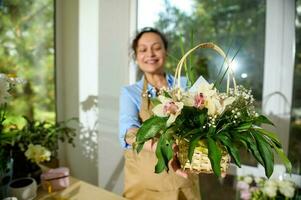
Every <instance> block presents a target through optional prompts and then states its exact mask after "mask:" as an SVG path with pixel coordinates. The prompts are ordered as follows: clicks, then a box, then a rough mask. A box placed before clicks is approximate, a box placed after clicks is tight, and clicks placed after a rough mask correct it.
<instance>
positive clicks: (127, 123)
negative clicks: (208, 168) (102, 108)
mask: <svg viewBox="0 0 301 200" xmlns="http://www.w3.org/2000/svg"><path fill="white" fill-rule="evenodd" d="M132 47H133V51H134V55H135V58H136V61H137V64H138V65H139V68H140V70H141V71H142V72H143V78H142V79H141V80H140V81H138V82H137V83H135V84H133V85H130V86H126V87H123V88H122V91H121V96H120V114H119V126H120V127H119V129H120V131H119V137H120V143H121V145H122V147H123V148H124V156H125V167H124V171H125V186H124V193H123V194H124V196H125V197H126V198H128V199H132V200H138V199H166V200H178V199H179V198H184V199H192V200H199V199H200V193H199V189H198V177H197V176H196V175H192V174H190V175H188V174H186V173H185V172H183V171H181V170H180V166H179V165H178V160H177V157H176V156H175V157H174V159H173V160H172V161H171V162H170V165H171V170H170V171H169V172H168V173H167V172H164V173H161V174H156V173H155V172H154V168H155V165H156V163H157V159H156V155H155V150H156V146H157V141H156V140H149V141H148V142H146V143H145V145H144V147H143V150H142V151H141V152H140V153H139V154H136V153H135V151H133V150H132V149H131V148H132V147H133V148H135V143H134V141H135V138H136V133H137V131H138V129H139V127H140V126H141V123H142V122H144V121H146V120H147V119H149V118H150V116H151V115H152V109H153V104H152V102H151V99H153V98H154V97H156V96H157V93H158V91H159V90H160V89H162V88H163V87H165V88H166V87H171V86H172V85H173V83H174V77H172V76H171V75H169V74H166V73H165V70H164V64H165V58H166V52H167V41H166V39H165V36H164V35H163V34H162V33H161V32H160V31H158V30H157V29H153V28H145V29H142V31H141V32H139V33H138V34H137V35H136V37H135V39H134V41H133V45H132ZM169 110H170V111H171V112H172V108H170V109H169Z"/></svg>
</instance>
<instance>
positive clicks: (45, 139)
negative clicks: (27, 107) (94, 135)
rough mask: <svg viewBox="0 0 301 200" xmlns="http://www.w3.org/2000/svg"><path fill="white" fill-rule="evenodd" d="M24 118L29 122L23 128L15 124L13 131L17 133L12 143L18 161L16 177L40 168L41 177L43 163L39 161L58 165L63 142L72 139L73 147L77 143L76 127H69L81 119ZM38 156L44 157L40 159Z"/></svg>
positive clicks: (14, 155)
mask: <svg viewBox="0 0 301 200" xmlns="http://www.w3.org/2000/svg"><path fill="white" fill-rule="evenodd" d="M24 119H25V121H26V123H25V125H24V126H23V127H22V128H17V127H15V128H14V129H12V130H11V131H12V132H15V134H14V135H15V137H14V139H13V141H12V145H11V151H12V157H13V159H14V162H15V165H14V177H21V176H23V175H24V173H25V174H26V173H27V174H28V173H36V172H37V171H38V172H37V173H38V175H37V176H39V174H40V171H39V170H40V166H38V165H37V164H38V163H43V165H46V166H48V167H50V168H54V167H58V165H59V164H58V159H57V156H58V149H59V142H68V143H70V144H71V145H72V146H73V147H74V146H75V143H74V138H75V136H76V129H75V128H73V127H71V126H69V123H71V121H77V120H76V119H75V118H72V119H70V120H67V121H62V122H55V123H51V122H49V121H39V120H31V119H29V118H27V117H24ZM48 152H49V153H48ZM32 155H33V156H32ZM35 155H39V156H40V157H39V158H36V157H34V156H35ZM33 176H34V175H33ZM37 179H38V177H37Z"/></svg>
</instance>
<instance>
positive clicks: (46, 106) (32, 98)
mask: <svg viewBox="0 0 301 200" xmlns="http://www.w3.org/2000/svg"><path fill="white" fill-rule="evenodd" d="M0 2H1V5H0V22H1V23H0V73H6V74H15V75H16V76H17V77H20V78H23V79H25V80H26V81H27V83H26V84H25V85H23V87H22V88H19V89H18V90H17V91H16V94H15V97H14V98H13V101H11V102H10V103H9V111H8V120H7V122H8V123H9V121H11V122H13V123H17V124H18V123H20V122H21V120H22V118H21V116H23V115H25V116H27V117H29V118H30V119H37V120H49V121H54V120H55V90H54V89H55V79H54V0H44V1H39V0H27V1H24V0H14V1H11V0H2V1H0Z"/></svg>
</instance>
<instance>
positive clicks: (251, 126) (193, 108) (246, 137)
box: [134, 43, 291, 177]
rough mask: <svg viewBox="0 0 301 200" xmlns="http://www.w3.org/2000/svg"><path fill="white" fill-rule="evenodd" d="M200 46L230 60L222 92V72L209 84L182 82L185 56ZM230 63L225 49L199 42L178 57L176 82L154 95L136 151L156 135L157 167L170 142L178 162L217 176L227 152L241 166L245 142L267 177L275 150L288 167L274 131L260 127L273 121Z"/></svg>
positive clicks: (164, 163) (164, 161) (169, 154)
mask: <svg viewBox="0 0 301 200" xmlns="http://www.w3.org/2000/svg"><path fill="white" fill-rule="evenodd" d="M198 48H210V49H213V50H215V51H217V52H218V53H219V54H220V55H222V56H223V57H224V58H225V62H226V64H228V67H227V69H226V72H227V71H228V72H229V73H228V81H227V90H226V91H225V92H220V91H219V90H218V89H219V86H220V85H219V84H220V83H221V80H222V79H223V78H224V76H225V74H226V73H224V74H223V75H222V77H221V78H220V80H216V82H215V83H212V84H209V83H208V82H207V81H206V80H205V79H203V78H202V77H200V78H199V79H198V80H197V81H196V83H195V84H194V85H193V86H191V87H190V88H188V90H187V91H183V90H182V89H181V88H180V82H179V81H180V75H181V69H182V66H183V64H184V63H185V60H186V57H187V56H188V55H189V54H190V53H192V52H193V51H195V50H196V49H198ZM229 66H230V62H229V61H228V59H227V57H226V55H225V53H224V52H223V51H222V49H220V48H219V47H218V46H217V45H215V44H213V43H203V44H199V45H197V46H196V47H194V48H193V49H191V50H189V51H188V52H187V53H186V54H185V55H184V56H183V57H182V59H181V60H180V62H179V64H178V66H177V69H176V74H175V78H176V80H177V81H178V82H177V84H175V87H174V88H171V89H169V90H162V91H161V94H160V95H159V96H158V97H157V98H155V99H153V100H152V102H153V104H154V108H153V113H154V115H153V116H152V117H151V118H150V119H148V120H147V121H145V122H144V123H143V124H142V126H141V127H140V129H139V130H138V133H137V137H136V143H135V145H134V147H135V148H136V150H137V152H139V151H140V150H141V149H142V147H143V145H144V143H145V142H146V141H147V140H150V139H154V140H156V141H157V146H156V156H157V158H158V162H157V165H156V167H155V172H156V173H160V172H162V171H163V170H168V163H169V161H170V160H171V159H172V158H173V157H174V145H177V146H178V147H179V151H178V152H177V155H178V156H177V157H178V159H179V161H180V163H181V167H182V168H183V169H184V170H190V171H192V172H194V173H214V174H215V175H217V176H221V174H222V173H225V172H226V170H227V168H228V166H229V160H230V159H229V158H230V157H231V158H232V160H233V162H234V164H236V165H237V166H238V167H240V165H241V162H240V156H239V149H240V148H241V147H245V148H246V149H247V150H248V151H249V152H251V153H252V155H253V156H254V157H255V159H256V160H257V161H258V162H259V163H260V164H261V165H263V167H264V169H265V174H266V176H267V177H270V176H271V175H272V173H273V167H274V154H273V151H275V152H276V153H277V154H278V155H279V156H280V158H281V159H282V161H283V162H284V164H285V166H286V167H287V169H288V171H290V170H291V163H290V162H289V160H288V159H287V157H286V155H285V154H284V152H283V150H282V147H281V143H280V141H279V139H278V138H277V136H276V135H275V134H274V133H272V132H269V131H268V130H266V129H264V128H261V127H260V125H261V124H269V125H273V123H272V122H271V121H270V120H268V118H266V117H265V116H264V115H260V114H258V113H257V112H256V111H255V107H254V105H253V104H254V98H253V96H252V94H251V91H250V90H247V89H245V88H244V87H243V86H240V85H239V86H237V85H236V82H235V79H234V76H233V73H232V72H231V68H230V67H229ZM187 69H189V68H188V67H187ZM187 73H188V75H187V77H191V76H190V75H189V73H190V72H189V71H188V72H187ZM230 80H232V81H233V88H230ZM190 81H191V80H190Z"/></svg>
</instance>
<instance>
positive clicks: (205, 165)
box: [174, 43, 236, 173]
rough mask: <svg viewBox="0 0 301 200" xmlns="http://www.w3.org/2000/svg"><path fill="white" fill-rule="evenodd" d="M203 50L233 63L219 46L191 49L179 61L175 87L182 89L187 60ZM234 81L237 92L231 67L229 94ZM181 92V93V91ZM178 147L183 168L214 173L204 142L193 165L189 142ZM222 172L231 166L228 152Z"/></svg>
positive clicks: (224, 151)
mask: <svg viewBox="0 0 301 200" xmlns="http://www.w3.org/2000/svg"><path fill="white" fill-rule="evenodd" d="M199 48H203V49H212V50H214V51H216V52H217V53H218V54H219V55H220V56H222V57H223V58H224V59H225V63H226V64H227V65H228V66H230V64H231V62H230V61H229V60H228V58H227V56H226V54H225V53H224V51H223V50H222V49H221V48H220V47H219V46H217V45H215V44H213V43H201V44H199V45H197V46H195V47H194V48H192V49H190V50H189V51H187V52H186V53H185V55H184V56H183V57H182V58H181V60H180V61H179V63H178V65H177V68H176V71H175V78H176V79H177V81H175V83H174V84H175V85H177V87H178V88H180V85H181V84H180V77H181V70H182V67H183V65H184V63H185V61H186V58H187V57H188V56H189V55H190V54H191V53H192V52H194V51H195V50H197V49H199ZM231 81H232V83H233V88H234V90H235V91H236V81H235V78H234V72H233V70H232V69H231V67H229V70H228V73H227V93H228V92H229V88H230V82H231ZM179 92H180V91H179ZM177 143H178V146H179V152H178V159H179V161H180V164H181V167H182V169H184V170H190V171H191V172H193V173H213V170H212V167H211V162H210V160H209V157H208V148H207V146H206V145H205V144H204V142H203V141H200V142H199V146H197V147H196V148H195V150H194V153H193V156H192V161H191V163H190V162H189V159H188V149H189V143H188V141H186V140H184V139H180V140H178V141H177ZM220 166H221V172H222V173H225V172H226V171H227V169H228V168H229V166H230V156H229V154H228V153H227V151H226V150H223V151H222V159H221V163H220Z"/></svg>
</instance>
